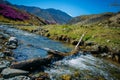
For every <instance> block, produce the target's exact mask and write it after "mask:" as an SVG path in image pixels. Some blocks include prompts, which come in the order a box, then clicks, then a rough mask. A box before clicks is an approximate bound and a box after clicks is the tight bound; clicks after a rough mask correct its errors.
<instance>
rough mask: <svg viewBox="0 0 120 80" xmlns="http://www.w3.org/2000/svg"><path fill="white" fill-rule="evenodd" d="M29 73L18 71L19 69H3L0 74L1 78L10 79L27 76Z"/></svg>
mask: <svg viewBox="0 0 120 80" xmlns="http://www.w3.org/2000/svg"><path fill="white" fill-rule="evenodd" d="M28 73H29V72H28V71H24V70H20V69H11V68H6V69H4V70H3V71H2V72H1V74H2V76H3V78H11V77H15V76H19V75H27V74H28Z"/></svg>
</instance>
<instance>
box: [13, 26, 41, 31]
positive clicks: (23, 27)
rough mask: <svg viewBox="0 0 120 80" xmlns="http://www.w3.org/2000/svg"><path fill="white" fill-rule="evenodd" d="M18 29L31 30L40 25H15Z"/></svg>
mask: <svg viewBox="0 0 120 80" xmlns="http://www.w3.org/2000/svg"><path fill="white" fill-rule="evenodd" d="M15 27H16V28H18V29H21V30H25V31H29V32H31V31H32V30H36V29H38V28H39V27H40V26H15Z"/></svg>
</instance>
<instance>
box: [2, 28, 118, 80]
mask: <svg viewBox="0 0 120 80" xmlns="http://www.w3.org/2000/svg"><path fill="white" fill-rule="evenodd" d="M0 29H2V30H4V31H5V32H7V33H9V34H10V35H13V36H15V37H17V39H18V40H19V46H18V48H17V49H15V50H14V53H15V54H14V57H15V58H16V60H18V61H21V60H26V59H31V58H36V57H45V56H46V55H47V52H46V51H45V50H43V49H42V48H51V49H53V50H58V51H62V52H69V51H71V49H72V47H70V46H68V45H65V44H62V43H60V42H57V41H53V40H50V39H48V38H46V37H43V36H40V35H36V34H32V33H28V32H25V31H22V30H17V29H15V28H10V27H6V26H0ZM45 72H47V73H49V74H50V77H51V80H61V76H63V75H66V74H67V76H66V80H68V78H69V77H70V76H71V80H120V67H118V66H116V65H113V64H111V63H110V62H108V61H106V60H103V59H100V58H96V57H94V56H92V55H90V54H87V55H77V56H70V57H66V58H65V59H63V60H60V61H56V62H54V63H53V64H52V65H51V67H50V68H46V70H45ZM64 77H65V76H64Z"/></svg>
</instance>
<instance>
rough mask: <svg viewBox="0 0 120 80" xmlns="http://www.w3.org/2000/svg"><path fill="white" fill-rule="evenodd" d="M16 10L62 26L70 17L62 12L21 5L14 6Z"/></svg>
mask: <svg viewBox="0 0 120 80" xmlns="http://www.w3.org/2000/svg"><path fill="white" fill-rule="evenodd" d="M14 6H15V7H16V8H18V9H21V10H24V11H27V12H29V13H31V14H34V15H36V16H38V17H41V18H43V19H45V20H46V21H48V22H51V23H59V24H64V23H67V22H68V21H69V20H70V19H71V18H72V17H71V16H69V15H68V14H67V13H65V12H62V11H60V10H56V9H52V8H51V9H41V8H38V7H29V6H23V5H14Z"/></svg>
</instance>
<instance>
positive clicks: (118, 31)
mask: <svg viewBox="0 0 120 80" xmlns="http://www.w3.org/2000/svg"><path fill="white" fill-rule="evenodd" d="M44 29H45V30H48V31H49V33H50V34H51V36H50V37H51V38H53V37H55V36H60V35H66V36H67V37H69V38H71V39H73V40H77V41H78V40H79V38H80V37H81V35H82V34H83V33H84V32H87V33H86V35H85V37H84V39H83V40H84V41H93V42H95V43H97V44H100V45H108V46H109V47H115V48H119V47H120V28H106V27H103V26H96V25H94V27H85V26H80V25H54V26H53V25H51V26H44Z"/></svg>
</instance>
